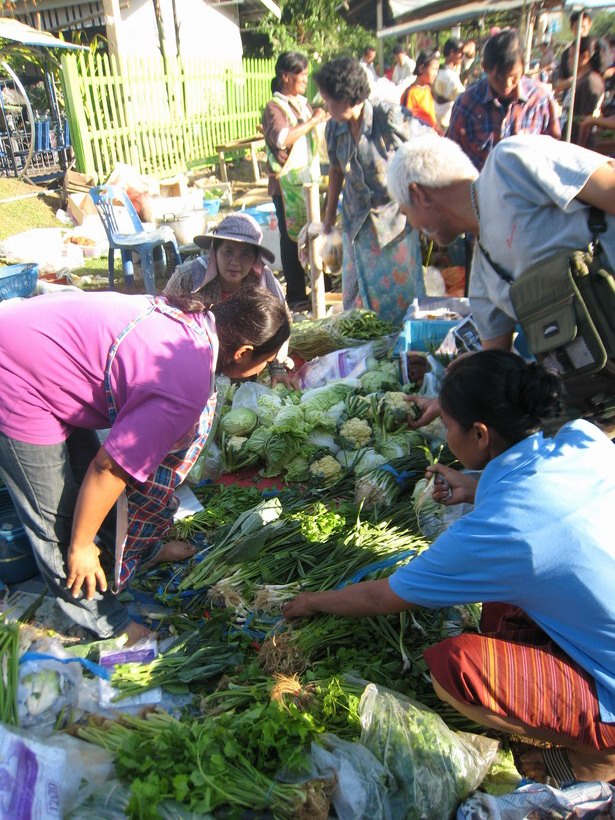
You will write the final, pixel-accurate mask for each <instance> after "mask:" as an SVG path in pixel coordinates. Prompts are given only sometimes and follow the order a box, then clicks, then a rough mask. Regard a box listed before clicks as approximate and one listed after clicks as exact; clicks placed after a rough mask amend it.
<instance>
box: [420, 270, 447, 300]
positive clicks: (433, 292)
mask: <svg viewBox="0 0 615 820" xmlns="http://www.w3.org/2000/svg"><path fill="white" fill-rule="evenodd" d="M425 291H426V293H427V296H446V282H445V281H444V277H443V276H442V274H441V273H440V270H439V269H438V268H435V267H434V266H433V265H430V266H429V267H428V268H425Z"/></svg>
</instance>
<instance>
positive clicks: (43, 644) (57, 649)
mask: <svg viewBox="0 0 615 820" xmlns="http://www.w3.org/2000/svg"><path fill="white" fill-rule="evenodd" d="M82 678H83V675H82V670H81V666H80V662H79V661H78V660H77V659H75V658H74V657H73V656H71V655H69V654H68V652H66V650H65V649H64V647H63V646H62V644H61V643H60V642H59V641H56V640H53V639H50V638H43V639H40V640H35V641H33V642H32V643H31V644H30V646H29V647H28V650H27V652H26V653H24V655H22V657H21V660H20V664H19V685H18V687H17V706H18V710H19V722H20V725H21V726H22V727H24V728H27V727H31V726H36V727H37V728H43V727H47V728H52V727H53V726H54V724H55V723H56V720H57V718H58V715H59V714H60V712H61V711H62V710H63V709H65V708H67V707H73V706H77V701H78V696H79V687H80V685H81V681H82Z"/></svg>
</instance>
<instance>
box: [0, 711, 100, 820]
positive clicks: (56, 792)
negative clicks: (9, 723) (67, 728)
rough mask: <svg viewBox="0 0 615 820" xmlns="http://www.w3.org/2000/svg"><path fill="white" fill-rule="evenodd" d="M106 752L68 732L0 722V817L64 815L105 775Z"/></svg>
mask: <svg viewBox="0 0 615 820" xmlns="http://www.w3.org/2000/svg"><path fill="white" fill-rule="evenodd" d="M111 769H112V761H111V756H110V754H109V753H108V752H107V751H106V750H105V749H101V748H100V747H98V746H94V745H93V744H91V743H86V742H85V741H82V740H79V739H78V738H75V737H70V736H69V735H59V734H57V735H52V736H51V737H50V738H47V737H37V736H34V735H32V734H31V733H28V735H27V736H26V734H25V733H23V732H20V731H19V730H15V729H9V728H8V727H6V726H0V784H1V786H0V820H16V818H19V820H47V818H53V817H64V816H65V815H66V814H67V812H69V811H70V810H71V809H74V808H75V807H76V806H78V805H80V804H81V803H82V802H83V801H84V800H86V799H87V797H88V796H89V795H90V794H91V792H92V791H94V789H96V788H97V787H98V786H100V785H101V784H102V783H104V782H105V781H106V780H107V778H108V777H109V776H110V774H111Z"/></svg>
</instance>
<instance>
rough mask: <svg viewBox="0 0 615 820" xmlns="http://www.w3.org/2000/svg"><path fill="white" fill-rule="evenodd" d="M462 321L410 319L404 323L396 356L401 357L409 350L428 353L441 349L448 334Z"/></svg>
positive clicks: (396, 345)
mask: <svg viewBox="0 0 615 820" xmlns="http://www.w3.org/2000/svg"><path fill="white" fill-rule="evenodd" d="M459 321H460V320H454V321H451V320H447V319H409V320H408V321H407V322H405V323H404V326H403V328H402V331H401V333H400V334H399V337H398V339H397V343H396V344H395V355H396V356H399V355H400V354H402V353H406V352H407V351H408V350H417V351H419V352H427V351H429V350H432V349H434V348H436V347H439V346H440V345H441V344H442V342H443V341H444V339H445V338H446V334H447V333H448V332H449V330H451V328H453V327H455V326H456V325H458V324H459Z"/></svg>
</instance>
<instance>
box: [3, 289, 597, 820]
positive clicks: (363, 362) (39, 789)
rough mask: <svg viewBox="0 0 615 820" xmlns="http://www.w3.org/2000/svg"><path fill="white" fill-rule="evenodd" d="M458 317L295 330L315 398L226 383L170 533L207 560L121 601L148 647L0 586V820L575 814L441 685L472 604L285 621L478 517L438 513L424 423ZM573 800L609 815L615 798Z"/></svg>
mask: <svg viewBox="0 0 615 820" xmlns="http://www.w3.org/2000/svg"><path fill="white" fill-rule="evenodd" d="M466 312H467V305H466V304H465V300H462V299H461V300H456V301H455V300H440V303H438V300H427V301H426V302H424V303H421V304H417V305H415V306H414V312H413V316H412V317H411V318H409V319H408V321H407V322H406V323H405V325H404V328H403V330H402V333H401V334H392V333H391V330H392V329H391V327H390V326H389V325H387V323H386V322H383V321H381V320H380V319H378V317H377V316H376V315H375V314H373V313H371V312H369V311H358V310H357V311H352V312H349V313H347V314H341V315H338V316H335V317H328V318H325V319H320V320H314V321H312V322H304V323H298V324H297V325H296V327H295V329H294V331H293V334H292V336H291V342H290V347H291V351H292V352H293V354H294V355H295V357H296V359H297V361H299V360H301V361H302V362H303V364H302V365H301V367H300V370H299V378H300V382H301V385H302V388H301V389H289V388H285V387H282V386H280V385H278V386H276V387H274V388H272V387H271V386H270V385H268V384H267V383H263V382H262V381H261V382H257V381H247V382H243V383H242V384H240V385H237V384H236V383H235V384H232V383H231V381H230V380H229V379H227V378H224V377H222V378H219V380H218V396H219V397H218V405H217V409H216V417H215V420H214V423H213V428H212V432H211V434H210V436H209V439H208V442H207V446H206V448H205V450H204V451H203V452H202V454H201V456H200V457H199V459H198V460H197V461H196V463H195V464H194V466H193V467H192V470H191V472H190V474H189V476H188V480H187V482H186V484H185V485H182V487H181V489H180V490H179V491H178V497H179V499H180V507H179V509H178V510H177V511H176V514H175V522H174V526H173V530H172V532H171V533H170V537H175V538H179V539H189V540H190V541H191V542H192V543H193V544H195V545H196V547H197V552H196V554H195V555H194V557H192V558H191V559H190V560H189V561H187V562H184V563H175V564H164V565H160V566H156V567H153V568H149V569H147V568H146V569H145V570H144V571H143V572H142V573H141V574H140V575H139V576H138V578H137V579H136V582H135V583H134V584H133V585H132V586H131V587H130V592H129V594H128V595H125V599H126V602H127V606H129V608H130V612H131V617H132V618H133V619H138V620H139V621H141V622H142V623H144V624H146V625H147V626H148V628H149V629H150V630H151V636H150V637H149V638H147V639H145V640H143V641H141V642H139V643H138V644H136V645H134V646H132V647H125V646H123V645H122V642H121V641H119V640H117V639H110V640H106V641H94V642H91V641H90V640H88V639H85V638H83V637H82V638H81V640H75V639H74V638H70V637H67V635H66V634H63V633H62V631H61V629H59V630H57V631H56V632H50V630H49V629H48V626H49V620H48V618H47V615H46V614H45V613H46V612H47V614H48V612H49V609H48V604H49V600H47V601H46V600H45V597H44V595H42V596H40V597H39V596H38V595H37V594H36V593H32V592H31V593H30V594H28V593H27V585H26V586H24V585H22V586H21V587H18V588H12V590H11V594H8V593H6V595H5V600H4V603H3V614H2V616H1V617H0V658H1V668H2V674H3V687H2V689H1V690H0V691H1V697H0V721H1V724H2V725H0V747H1V748H2V750H3V752H2V754H3V758H2V759H3V761H4V763H3V765H4V772H5V775H4V779H3V780H2V794H3V796H4V795H6V800H5V802H4V803H2V804H0V818H2V820H4V818H7V820H8V818H9V817H11V818H14V817H20V818H21V817H23V818H26V817H47V816H67V817H71V818H92V817H105V818H122V817H126V816H128V817H134V818H137V817H152V818H153V817H187V816H199V817H205V816H211V817H244V816H248V815H246V814H245V812H249V816H255V817H257V816H263V817H270V816H274V817H280V818H295V817H312V818H327V817H332V816H336V817H339V818H347V820H355V819H356V818H365V820H367V818H369V820H377V819H378V818H383V820H384V818H404V817H417V818H418V817H430V818H443V819H444V818H447V817H450V816H451V813H452V812H454V811H455V810H456V809H457V807H458V806H459V805H460V804H461V807H460V808H459V811H460V814H458V817H462V818H466V817H467V818H470V817H472V816H475V815H474V814H473V812H474V811H475V810H477V806H479V805H480V806H481V807H482V810H493V811H495V810H496V809H497V805H498V804H497V799H498V797H497V795H499V794H502V793H505V794H506V799H507V800H508V801H509V802H508V805H509V806H513V807H514V806H517V807H518V810H519V812H523V811H525V810H526V809H527V806H528V805H529V803H528V802H527V801H528V800H530V801H534V803H533V805H539V806H542V807H545V810H548V809H553V810H557V809H560V808H562V806H564V805H565V802H566V801H569V802H568V805H570V801H571V800H572V799H573V798H572V796H571V793H570V794H566V793H565V792H560V791H558V790H555V789H551V788H549V787H546V786H539V785H537V784H532V785H533V790H532V791H531V793H530V796H529V797H528V795H527V793H526V792H524V791H523V790H520V791H514V790H515V788H516V787H517V785H518V783H519V780H520V775H519V773H518V772H517V770H516V769H515V766H514V763H513V760H512V756H511V754H510V752H509V751H507V750H506V749H505V748H500V747H499V742H498V740H499V739H498V737H496V735H494V733H493V732H489V731H486V730H485V729H484V727H483V728H481V727H479V726H477V725H476V724H475V723H473V722H472V721H471V720H468V719H467V718H466V717H464V716H462V715H461V714H459V713H458V712H457V711H455V710H454V709H452V708H451V707H449V706H447V705H446V704H445V703H443V702H442V701H441V700H440V699H439V698H438V696H437V694H436V693H435V691H434V688H433V685H432V682H431V680H430V678H429V675H428V672H427V665H426V663H425V660H424V658H423V650H424V649H426V648H428V647H429V646H432V645H433V644H434V643H438V642H439V641H441V640H442V639H445V638H447V637H450V636H455V635H460V634H462V633H467V634H476V633H477V630H478V628H479V618H480V605H477V604H468V605H463V606H455V607H446V608H440V609H417V610H416V611H414V610H412V611H407V612H406V611H404V612H401V613H398V614H393V615H377V616H371V617H365V618H361V619H357V618H348V617H337V616H333V615H320V616H317V617H314V618H310V619H301V620H296V621H292V620H291V621H289V620H286V619H285V618H284V617H283V607H284V605H285V604H287V603H288V602H289V601H291V600H292V599H294V598H295V596H296V595H297V594H298V593H301V592H306V591H307V592H322V591H333V590H341V589H344V588H346V587H348V586H349V585H356V584H357V583H358V582H360V581H363V580H366V579H370V580H377V579H383V578H386V577H388V576H389V575H390V574H391V573H392V572H394V571H395V570H396V569H399V568H400V567H403V566H406V565H411V563H412V561H414V560H415V559H416V558H417V557H419V556H421V555H422V554H424V553H425V551H426V550H427V549H428V547H429V545H430V544H431V543H432V542H433V541H434V539H435V538H436V537H437V536H438V534H440V533H442V532H444V531H445V530H446V529H447V527H448V526H450V525H451V522H452V521H454V520H456V519H457V518H459V516H460V515H462V514H463V513H464V512H466V511H467V509H468V507H467V506H465V505H456V506H453V507H446V506H442V505H441V504H438V503H435V502H434V500H433V498H432V486H433V482H431V483H430V482H427V480H426V479H425V478H424V476H425V470H426V468H427V467H428V466H429V465H430V464H434V463H436V462H437V463H439V464H443V465H452V466H453V467H455V468H456V469H458V468H460V466H461V465H459V463H458V462H456V459H455V457H454V456H453V455H452V453H451V452H450V450H449V449H448V447H447V446H446V444H445V441H444V438H445V433H444V429H443V427H442V423H441V421H440V420H439V419H437V420H436V421H434V422H433V423H432V424H430V425H428V426H426V427H422V428H421V429H420V430H413V429H409V424H410V423H411V421H412V419H413V416H414V414H413V413H412V412H411V410H412V407H413V406H414V405H413V401H412V399H413V398H416V397H417V395H418V394H421V395H423V396H429V395H432V394H433V393H434V392H437V390H438V381H439V378H440V376H441V372H442V366H443V364H445V363H446V362H447V361H448V358H449V356H450V355H451V354H452V353H454V352H455V351H458V350H466V349H471V347H472V334H471V332H470V329H469V328H468V321H467V317H466V316H465V314H466ZM417 360H419V362H422V365H423V366H422V367H418V366H417ZM45 607H47V610H46V609H45ZM17 618H18V619H19V620H16V619H17ZM56 623H57V622H56ZM69 631H70V630H69ZM26 763H27V764H28V765H27V766H26ZM479 787H480V790H479V791H478V792H476V793H475V794H474V795H473V796H472V797H469V796H470V794H471V793H472V792H474V790H476V789H478V788H479ZM512 792H514V793H512ZM511 793H512V794H511ZM50 795H52V798H53V805H54V808H53V811H50V810H49V805H50V804H49V801H50ZM574 799H575V800H576V801H577V802H578V803H580V804H585V803H589V802H590V801H593V804H594V805H595V806H603V807H605V808H606V809H607V810H608V807H609V805H610V804H611V803H610V801H611V800H612V790H611V789H610V787H608V786H606V784H591V788H590V787H589V786H587V787H586V786H577V787H576V790H575V793H574ZM466 800H467V802H466ZM477 801H478V802H477ZM536 801H537V802H536ZM5 806H7V807H8V808H6V809H5ZM488 816H489V815H488ZM515 816H520V817H521V816H524V815H523V814H521V813H520V814H518V815H515Z"/></svg>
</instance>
